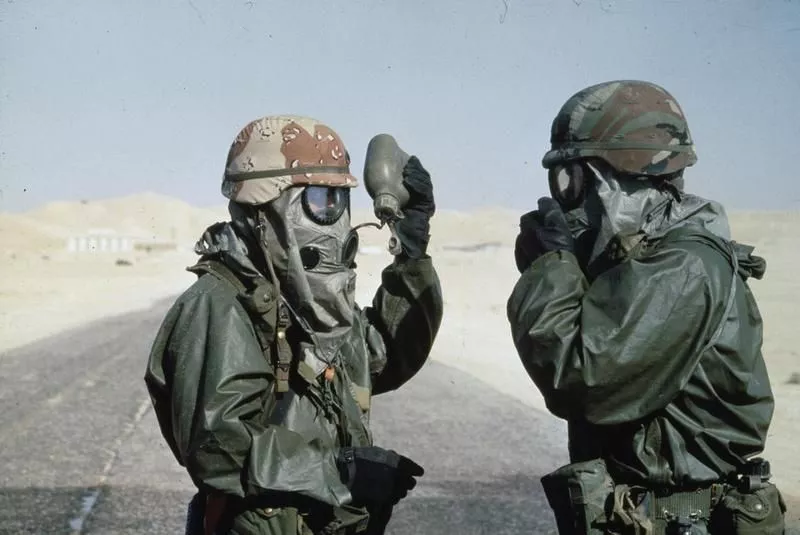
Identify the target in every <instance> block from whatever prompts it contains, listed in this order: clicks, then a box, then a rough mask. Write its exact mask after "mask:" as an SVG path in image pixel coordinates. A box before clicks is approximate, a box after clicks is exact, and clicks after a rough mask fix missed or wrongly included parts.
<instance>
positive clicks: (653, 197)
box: [508, 189, 774, 487]
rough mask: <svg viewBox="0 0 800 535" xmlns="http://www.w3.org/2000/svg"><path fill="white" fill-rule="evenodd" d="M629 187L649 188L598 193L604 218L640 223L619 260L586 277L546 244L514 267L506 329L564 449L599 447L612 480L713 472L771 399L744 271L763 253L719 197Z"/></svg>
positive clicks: (666, 479)
mask: <svg viewBox="0 0 800 535" xmlns="http://www.w3.org/2000/svg"><path fill="white" fill-rule="evenodd" d="M641 191H642V192H644V193H643V194H644V195H647V196H648V198H649V200H648V201H647V202H644V203H643V202H641V200H640V199H639V200H638V205H636V203H637V198H636V195H637V194H636V193H630V192H629V193H628V194H626V195H619V194H617V195H613V198H614V199H617V202H614V203H610V202H606V210H607V212H608V213H607V214H606V215H605V216H604V221H609V222H615V221H616V222H619V221H624V220H626V219H627V220H631V221H634V227H633V228H639V224H641V227H640V228H641V229H642V231H641V232H639V233H636V234H635V235H633V236H631V237H636V238H637V239H636V240H632V241H631V240H628V243H636V245H635V246H633V247H631V248H630V249H629V250H628V252H627V255H626V256H625V258H623V259H621V261H620V262H619V263H618V264H617V265H615V266H614V267H612V268H610V269H608V270H606V271H603V272H602V273H599V274H597V276H596V278H594V280H591V281H590V280H588V279H587V277H586V275H585V274H584V272H583V271H582V269H581V267H580V266H579V265H578V262H577V260H576V257H575V256H574V255H572V254H571V253H569V252H565V251H554V252H551V253H548V254H545V255H544V256H542V257H540V258H539V259H537V260H536V261H535V262H533V264H532V265H531V266H530V267H529V268H528V269H527V270H526V271H525V272H524V273H523V274H522V276H521V278H520V280H519V281H518V283H517V284H516V286H515V288H514V290H513V293H512V295H511V297H510V299H509V301H508V318H509V321H510V323H511V329H512V335H513V339H514V343H515V345H516V348H517V350H518V352H519V355H520V357H521V359H522V362H523V364H524V366H525V368H526V369H527V371H528V373H529V374H530V376H531V377H532V379H533V380H534V381H535V383H536V385H537V386H538V387H539V389H540V390H541V392H542V394H543V396H544V398H545V401H546V403H547V407H548V408H549V409H550V410H551V411H552V412H553V413H554V414H555V415H556V416H559V417H561V418H564V419H566V420H568V422H569V427H570V456H571V459H572V461H573V462H579V461H585V460H588V459H592V458H598V457H601V458H604V459H605V460H606V462H607V463H608V468H609V471H610V472H611V473H612V475H614V477H615V480H618V481H627V482H632V483H638V484H644V485H645V486H650V487H658V486H670V487H673V486H688V485H692V484H700V483H704V482H712V481H718V480H720V479H722V478H724V477H726V476H728V475H730V474H733V473H735V472H736V470H737V468H740V467H741V466H742V465H743V463H744V462H745V460H746V459H747V458H748V457H750V456H752V455H754V454H757V453H759V452H761V451H762V450H763V448H764V442H765V439H766V435H767V428H768V426H769V423H770V420H771V417H772V413H773V406H774V402H773V396H772V392H771V389H770V383H769V378H768V376H767V370H766V367H765V364H764V359H763V358H762V355H761V342H762V322H761V316H760V315H759V311H758V307H757V306H756V303H755V301H754V299H753V296H752V294H751V292H750V289H749V288H748V285H747V282H746V281H747V278H748V277H750V276H755V277H758V278H761V276H762V274H763V271H764V267H765V266H764V263H763V260H762V259H760V258H758V257H754V256H752V255H750V252H751V251H752V248H749V247H744V246H740V245H734V244H732V243H731V242H729V241H727V240H726V239H725V238H726V234H727V232H728V230H727V221H726V218H725V215H724V212H723V210H722V207H721V206H719V205H718V204H716V203H714V202H711V201H706V200H704V199H701V198H699V197H695V196H692V195H685V194H684V195H682V200H681V201H680V202H678V201H676V200H671V199H670V195H669V194H667V193H666V192H655V191H652V190H651V191H647V192H645V190H644V189H642V190H641ZM617 193H618V192H617ZM603 194H604V193H603V192H602V191H601V193H600V195H601V196H602V195H603ZM611 197H612V195H611V194H609V198H611ZM626 203H627V205H626ZM734 266H736V267H734Z"/></svg>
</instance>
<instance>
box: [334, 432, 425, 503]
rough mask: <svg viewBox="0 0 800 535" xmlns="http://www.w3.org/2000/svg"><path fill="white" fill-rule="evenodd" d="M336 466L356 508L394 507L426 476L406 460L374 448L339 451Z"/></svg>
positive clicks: (384, 450)
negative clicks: (387, 505)
mask: <svg viewBox="0 0 800 535" xmlns="http://www.w3.org/2000/svg"><path fill="white" fill-rule="evenodd" d="M336 463H337V465H338V467H339V473H340V474H341V476H342V481H344V483H345V484H346V485H347V488H349V489H350V494H351V495H352V496H353V504H355V505H366V506H369V505H385V504H391V505H394V504H396V503H397V502H399V501H400V500H401V499H403V498H405V497H406V495H407V494H408V491H409V490H411V489H413V488H414V487H415V486H416V484H417V480H416V479H415V477H419V476H421V475H422V474H424V473H425V470H423V469H422V467H421V466H420V465H418V464H417V463H415V462H414V461H412V460H411V459H409V458H408V457H403V456H402V455H400V454H398V453H397V452H396V451H394V450H386V449H383V448H379V447H377V446H363V447H358V448H342V449H341V450H339V455H338V456H337V459H336Z"/></svg>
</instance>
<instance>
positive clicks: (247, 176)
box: [225, 165, 350, 182]
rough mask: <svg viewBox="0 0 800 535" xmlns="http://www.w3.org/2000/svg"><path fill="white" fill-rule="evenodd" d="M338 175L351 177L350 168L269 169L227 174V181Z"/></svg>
mask: <svg viewBox="0 0 800 535" xmlns="http://www.w3.org/2000/svg"><path fill="white" fill-rule="evenodd" d="M320 173H322V174H336V175H349V174H350V168H349V167H347V166H344V167H342V166H340V165H317V166H315V167H287V168H285V169H269V170H267V171H253V172H250V173H226V174H225V180H229V181H231V182H244V181H245V180H254V179H256V178H272V177H278V176H292V175H315V174H320Z"/></svg>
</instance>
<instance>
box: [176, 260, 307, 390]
mask: <svg viewBox="0 0 800 535" xmlns="http://www.w3.org/2000/svg"><path fill="white" fill-rule="evenodd" d="M186 269H187V271H191V272H193V273H195V274H197V275H198V276H199V275H201V274H203V273H209V274H211V275H214V276H216V277H217V278H219V279H223V280H226V281H228V282H229V283H230V284H232V285H233V287H234V288H236V292H237V298H238V299H239V301H240V302H241V303H242V305H243V306H244V308H245V310H247V312H248V314H249V315H250V318H251V319H252V320H253V324H254V326H255V332H256V336H257V337H258V341H259V344H260V345H261V350H262V352H263V353H264V356H265V357H266V358H267V361H268V362H270V363H271V364H273V368H274V372H275V381H276V385H275V391H276V392H278V393H284V392H288V391H289V371H290V369H291V364H292V349H291V347H290V346H289V342H288V340H286V330H287V329H288V328H289V326H290V325H291V319H290V317H289V312H288V311H287V310H286V306H285V305H284V304H283V301H282V300H281V299H280V296H279V295H276V292H275V287H274V286H273V285H272V283H270V282H269V281H268V280H266V279H263V278H261V279H256V280H255V281H254V282H253V281H248V282H249V284H245V282H244V281H243V280H242V279H240V278H239V277H238V276H237V275H236V273H234V272H233V270H231V269H230V268H228V266H226V265H225V264H224V263H222V262H220V261H219V260H216V259H213V258H204V259H202V260H201V261H200V262H198V263H197V264H195V265H194V266H191V267H188V268H186ZM273 349H274V351H273ZM273 356H274V359H273ZM273 360H274V362H273Z"/></svg>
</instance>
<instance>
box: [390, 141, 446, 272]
mask: <svg viewBox="0 0 800 535" xmlns="http://www.w3.org/2000/svg"><path fill="white" fill-rule="evenodd" d="M403 185H404V186H405V187H406V189H407V190H408V193H409V199H408V203H407V204H406V206H405V207H404V208H403V215H404V216H405V217H403V219H401V220H399V221H398V222H397V224H396V225H395V230H396V231H397V235H398V237H399V238H400V243H401V245H402V247H403V254H405V255H406V256H407V257H409V258H421V257H423V256H424V255H425V254H426V251H427V249H428V240H429V239H430V235H429V232H430V219H431V217H432V216H433V214H434V212H435V211H436V204H435V203H434V200H433V184H432V183H431V175H430V174H429V173H428V171H426V170H425V168H424V167H422V164H421V163H420V161H419V159H418V158H417V157H416V156H412V157H411V158H409V159H408V163H406V166H405V167H404V168H403Z"/></svg>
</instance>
